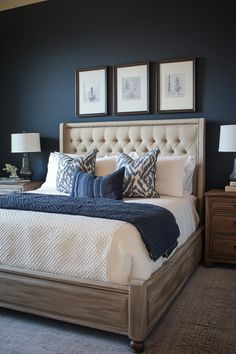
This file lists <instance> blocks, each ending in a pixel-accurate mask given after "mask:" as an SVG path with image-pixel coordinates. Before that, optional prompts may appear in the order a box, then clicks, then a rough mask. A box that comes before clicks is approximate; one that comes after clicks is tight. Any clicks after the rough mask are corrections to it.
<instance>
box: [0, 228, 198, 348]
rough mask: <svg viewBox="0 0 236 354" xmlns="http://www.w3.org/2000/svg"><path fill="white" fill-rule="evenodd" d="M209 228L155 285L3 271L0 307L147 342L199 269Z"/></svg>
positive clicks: (155, 276)
mask: <svg viewBox="0 0 236 354" xmlns="http://www.w3.org/2000/svg"><path fill="white" fill-rule="evenodd" d="M202 231H203V228H199V229H198V230H197V231H196V232H195V233H194V234H193V235H192V236H191V237H190V238H189V240H188V241H187V242H186V243H185V244H184V245H183V246H182V247H180V248H179V249H178V250H177V251H176V252H175V254H174V255H173V256H172V257H171V258H170V259H169V260H168V261H167V262H166V263H165V264H164V265H163V266H162V267H161V268H160V269H159V270H157V271H156V272H155V273H154V274H153V275H152V276H151V278H150V279H149V280H147V281H141V280H133V281H131V282H130V284H129V286H122V285H116V284H111V283H102V282H97V281H88V280H83V279H76V278H71V277H65V276H63V277H62V276H59V275H49V274H45V273H40V272H34V271H29V270H28V271H27V270H20V269H17V268H14V267H4V266H0V306H1V307H5V308H9V309H14V310H19V311H23V312H27V313H31V314H35V315H40V316H45V317H49V318H54V319H58V320H63V321H66V322H71V323H75V324H80V325H84V326H88V327H92V328H98V329H102V330H106V331H110V332H115V333H120V334H125V335H128V336H129V338H130V339H131V343H132V347H133V348H135V349H140V350H142V348H143V342H144V340H145V338H146V336H147V335H148V334H149V333H150V331H151V330H152V328H153V327H154V325H155V324H156V322H157V321H158V320H159V319H160V317H161V316H162V315H163V313H164V312H165V311H166V309H167V308H168V306H169V305H170V303H171V302H172V301H173V299H174V297H175V296H176V294H177V293H178V292H179V291H180V289H181V288H182V286H183V284H184V282H185V281H186V280H187V278H188V277H189V275H190V274H191V273H192V271H193V270H194V268H195V267H196V266H197V264H198V263H199V260H200V257H201V246H202V238H201V234H202Z"/></svg>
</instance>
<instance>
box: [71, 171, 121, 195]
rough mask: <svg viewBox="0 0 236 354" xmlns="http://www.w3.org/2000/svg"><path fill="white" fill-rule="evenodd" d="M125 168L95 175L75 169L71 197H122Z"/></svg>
mask: <svg viewBox="0 0 236 354" xmlns="http://www.w3.org/2000/svg"><path fill="white" fill-rule="evenodd" d="M124 172H125V168H124V167H122V168H120V169H119V170H117V171H115V172H114V173H111V174H109V175H107V176H103V177H100V176H99V177H97V176H95V175H94V174H92V173H86V172H82V171H80V170H78V171H76V172H75V174H74V178H73V183H72V191H71V194H70V195H71V197H77V198H111V199H122V198H123V196H122V195H123V180H124Z"/></svg>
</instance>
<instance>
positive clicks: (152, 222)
mask: <svg viewBox="0 0 236 354" xmlns="http://www.w3.org/2000/svg"><path fill="white" fill-rule="evenodd" d="M0 208H4V209H16V210H28V211H36V212H47V213H57V214H70V215H81V216H88V217H96V218H105V219H112V220H121V221H126V222H129V223H130V224H132V225H134V226H135V227H136V228H137V229H138V231H139V233H140V235H141V237H142V240H143V241H144V244H145V246H146V248H147V250H148V252H149V255H150V257H151V258H152V259H153V260H154V261H156V260H157V259H158V258H159V257H161V256H166V257H168V256H169V255H170V253H171V252H172V251H173V250H174V249H175V247H176V246H177V238H178V237H179V228H178V225H177V223H176V221H175V218H174V216H173V214H172V213H171V212H170V211H169V210H167V209H165V208H162V207H160V206H154V205H150V204H137V203H124V202H122V201H117V200H112V199H92V198H81V199H78V198H74V197H68V196H58V195H40V194H33V193H30V194H28V193H21V194H18V193H13V194H9V195H3V196H0Z"/></svg>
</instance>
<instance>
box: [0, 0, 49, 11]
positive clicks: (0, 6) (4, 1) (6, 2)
mask: <svg viewBox="0 0 236 354" xmlns="http://www.w3.org/2000/svg"><path fill="white" fill-rule="evenodd" d="M42 1H47V0H0V11H4V10H9V9H14V8H15V7H20V6H25V5H31V4H35V3H37V2H42Z"/></svg>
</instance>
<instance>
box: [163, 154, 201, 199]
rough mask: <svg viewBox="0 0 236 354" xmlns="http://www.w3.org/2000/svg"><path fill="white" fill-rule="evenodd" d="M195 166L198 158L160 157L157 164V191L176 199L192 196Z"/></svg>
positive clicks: (180, 156)
mask: <svg viewBox="0 0 236 354" xmlns="http://www.w3.org/2000/svg"><path fill="white" fill-rule="evenodd" d="M195 164H196V158H195V157H193V156H186V155H184V156H182V155H179V156H159V157H158V159H157V164H156V191H157V192H158V193H159V194H163V195H171V196H174V197H185V196H188V195H191V193H192V178H193V172H194V168H195Z"/></svg>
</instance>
